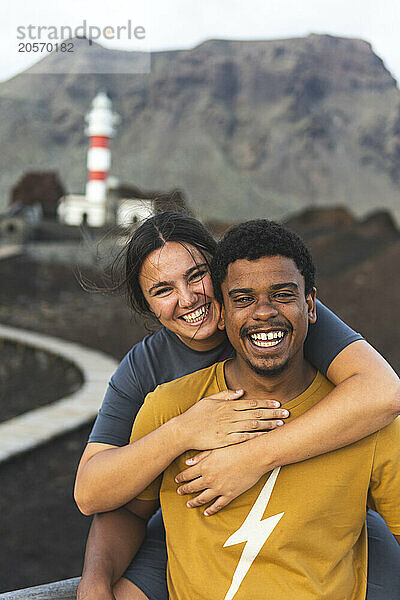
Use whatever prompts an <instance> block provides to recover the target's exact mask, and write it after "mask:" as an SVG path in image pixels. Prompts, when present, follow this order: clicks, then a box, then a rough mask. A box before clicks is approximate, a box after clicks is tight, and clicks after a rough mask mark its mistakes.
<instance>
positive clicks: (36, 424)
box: [0, 325, 118, 463]
mask: <svg viewBox="0 0 400 600" xmlns="http://www.w3.org/2000/svg"><path fill="white" fill-rule="evenodd" d="M0 338H3V339H7V340H12V341H14V342H19V343H22V344H25V345H26V346H31V347H34V348H40V349H41V350H45V351H46V352H49V353H51V354H54V355H57V356H60V357H62V358H64V359H65V360H68V361H70V362H71V363H73V364H74V365H75V366H76V367H77V368H78V369H79V370H80V371H81V373H82V375H83V379H84V383H83V385H82V387H81V388H80V389H79V390H78V391H76V392H75V393H74V394H71V395H70V396H67V397H65V398H62V399H61V400H57V401H56V402H54V403H53V404H50V405H47V406H42V407H40V408H35V409H33V410H31V411H29V412H27V413H25V414H23V415H19V416H18V417H14V418H13V419H9V420H8V421H5V422H4V423H0V463H1V462H3V461H5V460H8V459H10V458H12V457H13V456H16V455H17V454H20V453H22V452H26V451H27V450H31V449H32V448H36V447H37V446H39V445H40V444H43V443H45V442H47V441H49V440H51V439H52V438H54V437H56V436H58V435H61V434H63V433H65V432H67V431H71V430H73V429H76V428H77V427H79V426H80V425H84V424H85V423H87V422H88V421H90V420H91V419H93V418H94V417H95V416H96V414H97V411H98V409H99V406H100V404H101V402H102V399H103V396H104V392H105V390H106V387H107V383H108V380H109V378H110V375H111V374H112V373H113V372H114V371H115V369H116V367H117V364H118V363H117V362H116V361H115V360H114V359H112V358H110V357H109V356H107V355H106V354H103V353H101V352H97V351H95V350H90V349H89V348H85V347H84V346H80V345H79V344H73V343H72V342H67V341H65V340H62V339H59V338H53V337H50V336H46V335H42V334H39V333H34V332H32V331H26V330H24V329H16V328H13V327H6V326H4V325H0Z"/></svg>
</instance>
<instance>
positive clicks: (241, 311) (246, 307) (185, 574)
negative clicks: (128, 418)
mask: <svg viewBox="0 0 400 600" xmlns="http://www.w3.org/2000/svg"><path fill="white" fill-rule="evenodd" d="M212 273H213V284H214V290H215V294H216V296H217V298H218V299H219V300H221V301H222V305H223V307H222V312H221V321H220V327H221V328H225V329H226V331H227V334H228V337H229V339H230V341H231V343H232V345H233V346H234V348H235V350H236V357H235V358H234V359H232V360H229V361H226V362H225V363H219V364H217V365H213V366H212V367H209V368H207V369H203V370H202V371H199V372H197V373H194V374H192V375H188V376H186V377H183V378H181V379H178V380H176V381H173V382H171V383H167V384H164V385H161V386H159V387H158V388H157V389H156V390H155V391H154V392H153V393H151V394H149V395H148V396H147V398H146V401H145V404H144V405H143V407H142V409H141V410H140V412H139V414H138V417H137V419H136V421H135V425H134V429H133V433H132V440H137V439H139V438H141V437H143V436H144V435H146V434H148V433H150V432H151V431H153V430H154V429H156V428H157V427H159V426H161V425H162V424H163V423H165V422H166V421H168V420H169V419H172V418H173V417H174V416H176V415H177V414H179V413H181V412H183V411H185V410H186V409H187V408H189V407H190V406H191V405H193V404H194V403H195V402H197V401H199V400H200V399H201V398H203V397H205V396H209V395H211V394H214V393H217V392H219V391H222V390H225V389H227V388H230V389H236V388H238V387H244V389H245V393H246V396H245V397H246V398H247V399H248V402H249V406H251V407H254V406H256V405H257V402H258V401H260V400H262V399H274V400H278V401H279V402H281V403H282V405H284V407H285V408H287V409H288V410H289V411H290V418H295V417H297V416H300V415H301V414H303V413H304V412H305V411H307V410H308V409H310V408H311V407H312V406H314V405H315V404H316V403H317V402H319V401H320V400H321V399H322V398H323V397H324V396H325V395H326V394H327V393H328V392H329V391H330V389H331V388H332V384H331V383H330V382H328V381H327V379H325V378H324V377H323V376H322V375H321V374H320V373H318V372H316V371H315V369H314V368H313V367H312V366H311V365H310V364H309V363H308V362H306V360H305V359H304V354H303V346H304V340H305V337H306V335H307V329H308V325H309V323H313V322H314V321H315V319H316V315H315V288H314V278H315V269H314V265H313V262H312V259H311V256H310V254H309V252H308V250H307V248H305V246H304V244H303V242H302V241H301V240H300V238H299V237H298V236H297V235H296V234H294V233H292V232H290V231H288V230H287V229H285V228H283V227H282V226H280V225H278V224H276V223H273V222H270V221H265V220H261V221H250V222H248V223H244V224H242V225H239V226H238V227H236V228H234V229H232V230H231V231H230V232H228V234H227V235H226V236H225V238H224V239H223V240H222V242H221V243H220V244H219V248H218V250H217V253H216V255H215V258H214V260H213V265H212ZM244 382H245V385H243V383H244ZM399 425H400V424H399V421H398V420H397V421H395V422H393V423H392V424H391V425H389V426H387V427H386V428H384V429H382V430H381V431H380V432H378V433H376V434H374V435H371V436H369V437H367V438H365V439H363V440H361V441H359V442H357V443H355V444H353V445H351V446H348V447H346V448H343V449H341V450H336V451H335V452H331V453H329V454H325V455H323V456H318V457H316V458H311V459H309V460H307V461H304V462H301V463H297V464H294V465H288V466H285V467H282V468H280V467H278V468H276V469H274V470H273V471H272V472H271V473H267V474H264V468H263V465H260V479H259V481H258V483H257V484H256V485H254V486H253V487H252V488H251V489H250V490H248V491H247V492H245V493H244V494H242V495H241V496H239V497H238V498H236V500H234V501H232V502H231V504H230V505H229V506H228V507H227V508H226V509H225V510H224V511H222V512H220V513H218V514H216V515H214V516H211V517H206V516H205V515H204V513H203V512H202V511H199V510H188V508H187V506H186V500H187V499H186V498H185V496H179V495H177V494H176V483H175V478H176V476H177V475H178V473H180V472H181V471H182V470H183V469H184V468H185V466H186V464H185V461H186V460H187V459H188V458H190V457H191V456H193V454H194V453H193V452H188V453H185V454H184V455H182V456H181V457H179V458H178V459H177V460H175V461H174V462H173V463H172V464H171V465H170V466H169V467H168V468H167V470H166V471H165V472H164V473H163V475H162V476H161V477H159V478H158V479H157V480H156V481H155V482H153V484H151V485H150V486H149V487H148V488H147V489H146V490H145V491H144V492H143V493H142V494H140V496H138V498H137V499H135V500H133V501H132V503H131V504H130V509H131V510H132V511H133V512H134V513H135V514H136V515H138V516H139V517H141V518H148V517H149V516H150V515H151V513H152V512H153V510H154V509H155V507H156V506H157V504H158V499H160V501H161V506H162V512H163V516H164V522H165V528H166V532H167V547H168V587H169V594H170V598H171V600H188V599H189V598H190V599H191V600H194V599H196V600H209V599H210V598H212V599H213V600H232V599H234V600H249V599H250V598H251V600H261V599H263V600H264V599H265V598H266V597H268V598H271V600H288V599H289V600H290V599H293V600H311V599H318V600H324V599H326V600H328V599H331V600H339V599H341V598H343V599H346V600H364V599H365V593H366V582H367V577H366V571H367V555H366V554H367V545H366V543H367V540H366V529H365V518H366V506H367V504H368V505H369V506H371V507H373V508H375V509H376V510H377V511H378V512H379V513H380V514H381V516H382V517H383V518H384V519H385V521H386V523H387V525H388V527H389V529H390V530H391V531H392V533H393V534H394V535H395V536H396V539H397V540H398V541H399V536H400V448H399V441H400V427H399ZM259 440H260V441H261V440H262V438H258V440H257V441H259Z"/></svg>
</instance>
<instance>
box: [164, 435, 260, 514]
mask: <svg viewBox="0 0 400 600" xmlns="http://www.w3.org/2000/svg"><path fill="white" fill-rule="evenodd" d="M186 464H189V465H191V466H190V467H189V468H188V469H185V470H184V471H182V472H181V473H179V475H177V476H176V478H175V482H176V483H178V484H179V487H178V489H177V492H178V494H181V495H183V494H198V495H197V496H195V497H194V498H191V499H190V500H188V502H187V506H188V508H197V507H199V506H203V505H204V504H208V503H209V502H213V501H214V502H213V503H212V504H211V505H210V506H208V507H207V509H206V510H205V511H204V514H205V516H210V515H213V514H215V513H217V512H218V511H220V510H221V509H222V508H224V507H225V506H227V505H228V504H229V503H230V502H232V500H234V499H235V498H237V497H238V496H240V494H243V493H244V492H246V491H247V490H249V489H250V488H251V487H253V485H255V484H256V483H257V481H258V480H259V479H260V477H261V476H262V475H264V473H265V468H264V466H263V465H260V463H259V461H257V460H254V457H253V455H252V454H251V452H249V453H247V452H243V445H237V446H229V447H227V448H219V449H216V450H207V451H205V452H201V453H200V454H197V455H196V456H194V457H193V458H191V459H188V460H187V461H186Z"/></svg>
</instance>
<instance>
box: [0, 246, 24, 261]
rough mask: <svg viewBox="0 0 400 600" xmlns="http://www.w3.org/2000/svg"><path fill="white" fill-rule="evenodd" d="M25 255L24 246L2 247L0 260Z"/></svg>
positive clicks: (0, 248)
mask: <svg viewBox="0 0 400 600" xmlns="http://www.w3.org/2000/svg"><path fill="white" fill-rule="evenodd" d="M23 253H24V248H23V246H19V245H17V244H15V245H13V246H0V260H1V259H2V258H10V257H11V256H19V255H20V254H23Z"/></svg>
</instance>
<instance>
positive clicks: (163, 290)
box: [153, 288, 171, 296]
mask: <svg viewBox="0 0 400 600" xmlns="http://www.w3.org/2000/svg"><path fill="white" fill-rule="evenodd" d="M170 291H171V288H160V289H159V290H157V291H156V292H154V294H153V296H164V295H165V294H168V293H169V292H170Z"/></svg>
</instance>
